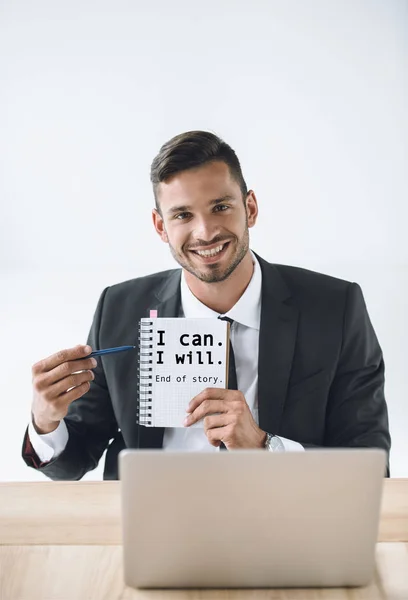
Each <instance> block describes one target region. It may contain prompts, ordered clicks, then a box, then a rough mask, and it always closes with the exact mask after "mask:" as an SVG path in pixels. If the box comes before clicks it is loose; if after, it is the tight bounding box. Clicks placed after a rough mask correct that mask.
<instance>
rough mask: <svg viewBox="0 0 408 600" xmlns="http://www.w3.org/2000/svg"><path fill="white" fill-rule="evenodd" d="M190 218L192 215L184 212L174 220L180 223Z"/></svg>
mask: <svg viewBox="0 0 408 600" xmlns="http://www.w3.org/2000/svg"><path fill="white" fill-rule="evenodd" d="M189 216H190V213H188V212H182V213H179V214H178V215H176V216H175V217H174V218H175V219H178V220H179V221H184V219H186V218H187V217H189Z"/></svg>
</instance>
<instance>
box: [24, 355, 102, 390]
mask: <svg viewBox="0 0 408 600" xmlns="http://www.w3.org/2000/svg"><path fill="white" fill-rule="evenodd" d="M96 365H97V362H96V359H95V358H93V357H92V358H85V359H83V360H74V361H69V362H65V363H63V364H62V365H59V366H58V367H55V369H53V370H52V371H49V372H48V373H41V374H40V375H36V376H35V377H34V379H33V381H34V382H35V389H36V390H37V391H39V392H42V391H44V390H46V389H48V388H49V387H51V386H52V385H53V384H54V383H57V382H58V381H63V380H64V379H65V378H66V377H69V376H70V375H71V374H72V373H77V372H78V371H86V370H90V369H94V368H95V367H96ZM71 387H72V386H71Z"/></svg>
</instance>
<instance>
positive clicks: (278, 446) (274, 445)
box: [268, 435, 285, 452]
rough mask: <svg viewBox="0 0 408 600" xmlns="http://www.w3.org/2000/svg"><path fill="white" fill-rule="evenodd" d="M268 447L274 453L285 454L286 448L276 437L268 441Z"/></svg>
mask: <svg viewBox="0 0 408 600" xmlns="http://www.w3.org/2000/svg"><path fill="white" fill-rule="evenodd" d="M268 446H269V448H270V450H272V452H285V446H284V445H283V444H282V442H281V440H280V439H279V438H278V437H277V436H276V435H273V436H271V437H270V439H269V440H268Z"/></svg>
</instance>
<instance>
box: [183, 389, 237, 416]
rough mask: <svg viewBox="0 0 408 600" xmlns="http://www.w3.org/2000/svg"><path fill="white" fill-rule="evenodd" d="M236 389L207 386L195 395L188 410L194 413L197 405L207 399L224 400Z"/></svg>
mask: <svg viewBox="0 0 408 600" xmlns="http://www.w3.org/2000/svg"><path fill="white" fill-rule="evenodd" d="M231 392H232V393H234V392H235V390H224V388H205V390H203V391H202V392H200V393H199V394H197V396H194V398H192V400H190V402H189V404H188V406H187V412H189V413H192V412H193V411H194V410H195V409H196V408H197V406H199V405H200V404H201V403H202V402H204V401H205V400H224V399H228V398H229V397H230V394H231Z"/></svg>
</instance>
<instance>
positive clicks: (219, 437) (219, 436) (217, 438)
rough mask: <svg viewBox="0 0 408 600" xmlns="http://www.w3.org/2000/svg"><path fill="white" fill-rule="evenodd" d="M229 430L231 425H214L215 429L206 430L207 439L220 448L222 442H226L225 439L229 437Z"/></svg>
mask: <svg viewBox="0 0 408 600" xmlns="http://www.w3.org/2000/svg"><path fill="white" fill-rule="evenodd" d="M229 431H230V429H229V425H226V426H225V427H214V428H213V429H209V430H208V431H207V432H206V436H207V440H208V441H209V442H210V444H211V446H215V447H216V448H218V447H219V445H220V444H221V442H224V443H225V441H224V440H226V439H228V436H229ZM225 445H227V444H225Z"/></svg>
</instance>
